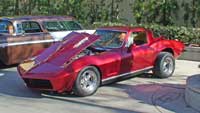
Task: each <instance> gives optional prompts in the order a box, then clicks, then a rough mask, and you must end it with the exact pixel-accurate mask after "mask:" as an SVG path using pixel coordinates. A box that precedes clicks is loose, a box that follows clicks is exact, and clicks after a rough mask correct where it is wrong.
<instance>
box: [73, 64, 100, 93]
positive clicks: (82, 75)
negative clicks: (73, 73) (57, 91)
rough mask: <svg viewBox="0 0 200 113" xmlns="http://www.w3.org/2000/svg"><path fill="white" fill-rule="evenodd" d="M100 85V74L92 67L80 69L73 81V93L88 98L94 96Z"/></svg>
mask: <svg viewBox="0 0 200 113" xmlns="http://www.w3.org/2000/svg"><path fill="white" fill-rule="evenodd" d="M99 85H100V73H99V71H98V69H97V68H95V67H94V66H88V67H86V68H84V69H82V70H81V71H80V72H79V74H78V76H77V79H76V81H75V84H74V87H73V92H74V94H75V95H77V96H81V97H84V96H89V95H92V94H94V93H95V92H96V91H97V89H98V87H99Z"/></svg>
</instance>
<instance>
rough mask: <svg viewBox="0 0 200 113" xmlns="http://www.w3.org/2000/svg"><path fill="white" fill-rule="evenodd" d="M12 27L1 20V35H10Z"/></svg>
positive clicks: (7, 22)
mask: <svg viewBox="0 0 200 113" xmlns="http://www.w3.org/2000/svg"><path fill="white" fill-rule="evenodd" d="M10 25H12V24H11V23H10V22H9V21H2V20H0V33H9V30H8V28H9V26H10Z"/></svg>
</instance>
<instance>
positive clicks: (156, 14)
mask: <svg viewBox="0 0 200 113" xmlns="http://www.w3.org/2000/svg"><path fill="white" fill-rule="evenodd" d="M178 9H179V5H178V3H177V1H176V0H135V2H134V3H133V15H134V17H135V19H136V22H137V23H158V24H163V25H173V24H174V19H175V18H176V17H177V11H178Z"/></svg>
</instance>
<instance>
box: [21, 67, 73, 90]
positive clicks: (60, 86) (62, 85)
mask: <svg viewBox="0 0 200 113" xmlns="http://www.w3.org/2000/svg"><path fill="white" fill-rule="evenodd" d="M18 72H19V74H20V75H21V77H22V79H23V80H24V82H25V84H26V86H27V87H29V88H31V89H36V90H47V91H56V92H59V93H61V92H64V91H71V90H72V87H73V84H74V80H75V79H74V76H73V73H70V74H68V73H66V72H60V73H57V74H52V73H51V74H45V73H44V74H36V73H26V72H24V70H23V69H21V68H20V66H18Z"/></svg>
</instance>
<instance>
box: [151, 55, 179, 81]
mask: <svg viewBox="0 0 200 113" xmlns="http://www.w3.org/2000/svg"><path fill="white" fill-rule="evenodd" d="M174 70H175V60H174V57H173V55H172V54H171V53H168V52H161V53H160V54H159V55H158V56H157V59H156V62H155V65H154V68H153V74H154V75H155V76H157V77H159V78H168V77H170V76H172V74H173V73H174Z"/></svg>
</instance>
